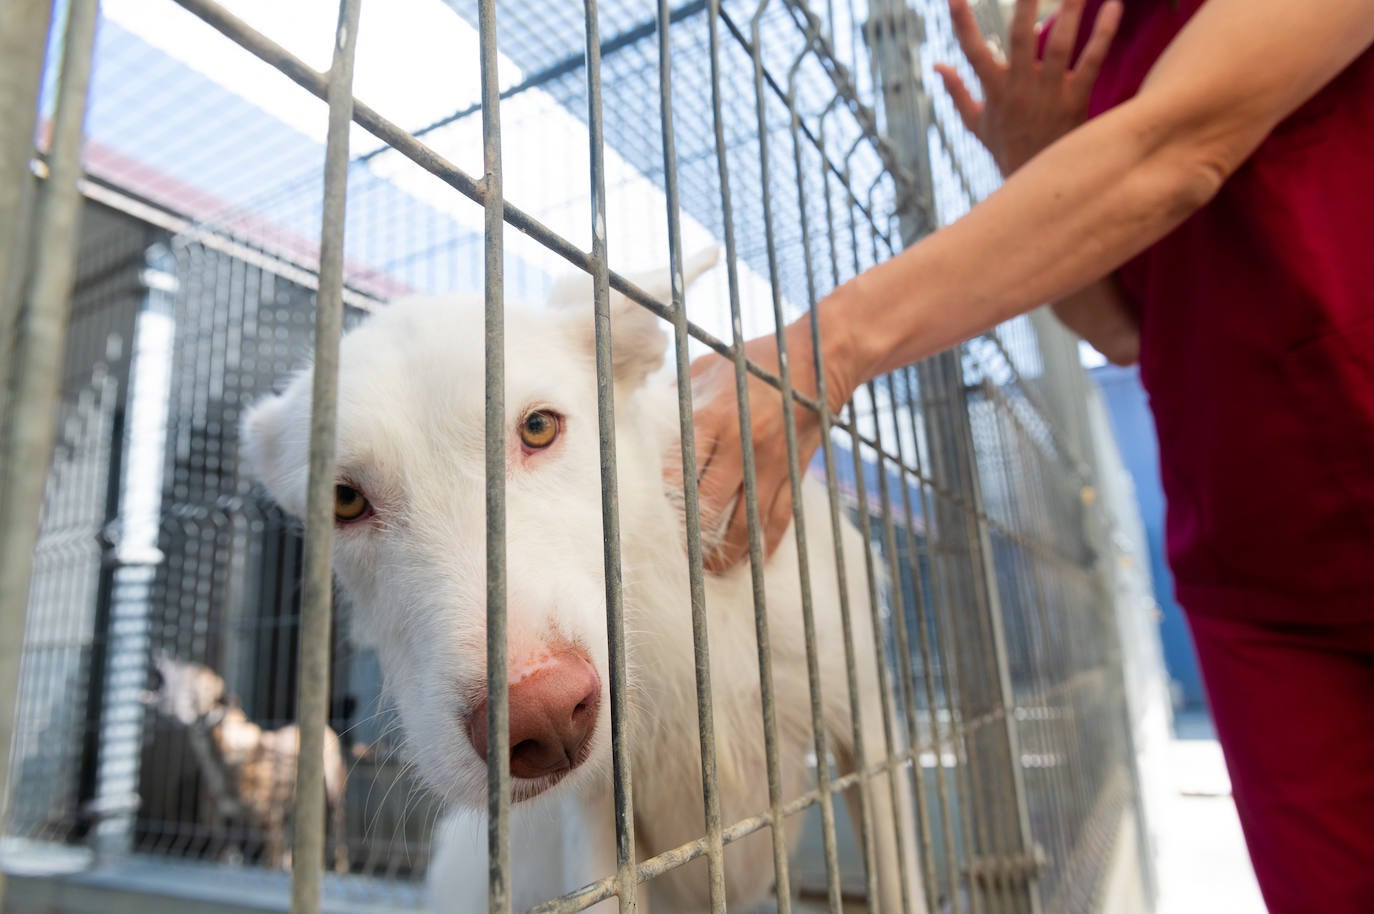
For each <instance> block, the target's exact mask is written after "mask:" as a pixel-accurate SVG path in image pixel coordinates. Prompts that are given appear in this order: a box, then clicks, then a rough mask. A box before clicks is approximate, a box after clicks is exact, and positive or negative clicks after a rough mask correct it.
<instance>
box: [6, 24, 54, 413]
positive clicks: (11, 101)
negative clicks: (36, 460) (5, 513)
mask: <svg viewBox="0 0 1374 914" xmlns="http://www.w3.org/2000/svg"><path fill="white" fill-rule="evenodd" d="M52 8H53V3H52V0H7V2H5V3H4V4H0V428H3V427H4V425H5V414H6V412H7V410H8V406H7V404H8V403H9V399H10V384H11V383H12V382H13V381H14V379H13V378H12V377H11V376H10V371H9V369H10V367H12V366H13V365H14V362H13V361H12V360H11V358H10V349H11V348H12V347H13V345H14V332H15V324H16V322H17V318H18V316H19V302H20V299H21V296H22V295H23V277H24V276H25V274H26V273H27V272H28V271H27V269H15V267H16V266H20V265H22V266H25V267H27V264H28V249H29V232H28V231H26V229H28V228H29V226H30V218H31V217H32V210H33V202H34V197H35V190H36V188H35V182H34V178H33V174H32V172H30V171H29V161H30V160H31V159H32V158H33V140H34V125H35V122H36V121H37V119H38V93H39V91H40V89H41V88H42V79H43V58H44V54H45V52H46V51H47V48H48V26H49V24H50V23H51V20H52Z"/></svg>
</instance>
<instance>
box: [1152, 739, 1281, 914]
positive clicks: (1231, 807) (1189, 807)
mask: <svg viewBox="0 0 1374 914" xmlns="http://www.w3.org/2000/svg"><path fill="white" fill-rule="evenodd" d="M1174 729H1175V733H1176V736H1175V739H1174V740H1173V742H1172V743H1171V744H1170V746H1169V751H1168V754H1167V756H1166V760H1165V764H1167V771H1166V772H1164V774H1165V778H1162V779H1161V780H1162V781H1163V783H1164V784H1165V785H1167V787H1168V790H1167V793H1166V795H1165V796H1164V797H1163V798H1161V800H1160V802H1159V803H1158V805H1157V807H1156V808H1157V812H1156V818H1157V820H1158V821H1157V825H1156V832H1157V835H1158V842H1159V843H1158V848H1159V858H1158V864H1159V870H1158V873H1159V905H1158V908H1157V909H1156V910H1157V914H1211V912H1221V911H1225V912H1226V914H1265V907H1264V902H1263V900H1262V899H1261V898H1260V892H1259V886H1258V885H1256V884H1255V874H1254V871H1253V870H1252V869H1251V868H1250V859H1249V857H1248V856H1247V855H1246V852H1245V839H1244V837H1243V836H1242V835H1241V831H1240V820H1239V819H1238V818H1237V817H1236V806H1235V803H1234V802H1233V801H1232V800H1231V782H1230V779H1229V778H1227V776H1226V763H1225V762H1224V761H1223V760H1222V756H1221V747H1220V746H1219V745H1218V744H1217V741H1216V737H1215V736H1214V735H1213V733H1212V728H1211V722H1210V721H1209V720H1208V719H1207V717H1206V716H1205V715H1180V716H1178V717H1177V718H1176V720H1175V728H1174Z"/></svg>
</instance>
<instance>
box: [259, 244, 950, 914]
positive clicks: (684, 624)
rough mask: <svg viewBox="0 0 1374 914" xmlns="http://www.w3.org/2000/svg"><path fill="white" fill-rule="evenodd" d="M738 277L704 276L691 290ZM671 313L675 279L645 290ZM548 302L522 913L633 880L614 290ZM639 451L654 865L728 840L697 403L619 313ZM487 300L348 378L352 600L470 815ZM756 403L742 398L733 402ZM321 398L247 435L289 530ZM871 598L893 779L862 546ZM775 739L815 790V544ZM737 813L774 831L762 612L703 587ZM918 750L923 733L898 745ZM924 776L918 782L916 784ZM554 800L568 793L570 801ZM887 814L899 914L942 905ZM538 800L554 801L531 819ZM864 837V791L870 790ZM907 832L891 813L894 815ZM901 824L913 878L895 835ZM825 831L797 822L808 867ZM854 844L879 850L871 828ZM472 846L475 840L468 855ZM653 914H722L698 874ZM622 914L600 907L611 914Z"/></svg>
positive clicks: (391, 323) (766, 886)
mask: <svg viewBox="0 0 1374 914" xmlns="http://www.w3.org/2000/svg"><path fill="white" fill-rule="evenodd" d="M715 259H716V254H715V252H714V251H712V252H709V253H708V254H706V255H699V256H697V257H695V258H692V261H691V263H689V264H688V269H687V271H686V273H687V275H686V276H685V277H684V278H685V280H686V282H687V283H690V282H691V281H692V280H693V279H695V278H696V277H697V276H698V275H699V274H700V273H702V272H704V271H705V270H706V269H707V268H709V267H710V266H711V265H712V264H713V263H714V262H715ZM636 284H637V285H639V286H640V287H641V288H643V289H644V290H645V291H647V292H648V293H650V294H651V295H653V296H654V297H656V298H657V299H658V300H660V301H666V300H667V298H668V295H669V290H670V285H669V277H668V275H667V273H666V272H663V273H659V274H655V275H654V276H648V277H640V278H639V279H638V281H637V282H636ZM549 304H550V306H551V307H549V308H545V309H538V308H521V307H517V306H514V305H511V306H508V307H507V310H506V318H505V321H506V323H505V333H506V341H507V342H506V391H505V393H506V438H507V451H506V461H507V462H506V465H507V476H506V498H507V507H506V511H507V530H508V536H507V555H508V578H507V582H508V583H507V606H508V620H509V621H508V626H509V651H510V653H509V681H510V729H511V736H510V740H511V771H512V775H513V778H512V783H513V787H512V799H513V800H514V801H515V802H516V806H515V808H514V812H513V814H512V826H511V827H512V850H511V862H512V869H513V872H512V875H511V885H512V890H513V894H514V901H515V904H516V909H517V910H523V909H524V908H526V907H529V906H530V905H532V904H535V903H538V902H540V901H543V900H546V899H548V898H550V897H553V896H556V895H559V894H562V893H564V892H567V891H570V890H572V889H575V888H578V887H580V886H582V885H584V884H586V883H588V882H590V881H593V880H594V879H597V878H600V877H603V876H606V875H609V874H611V873H613V872H614V870H615V859H616V858H615V833H614V824H613V816H612V812H611V801H610V793H611V791H610V783H611V766H610V760H611V727H610V711H609V708H610V695H609V689H608V682H609V677H608V671H607V655H608V647H607V632H606V612H605V590H604V573H603V565H602V528H601V494H600V475H599V469H598V467H599V462H598V460H599V456H598V454H599V452H598V446H597V398H596V380H595V373H594V361H593V356H594V353H593V325H592V318H591V313H592V309H591V283H590V280H589V278H588V277H586V276H578V277H575V278H573V279H571V280H567V281H564V282H563V283H561V284H560V285H559V286H558V287H557V288H556V289H555V291H554V293H553V294H552V295H551V300H550V302H549ZM611 307H612V312H613V314H612V320H613V328H614V329H613V336H614V341H615V346H614V363H615V390H614V393H615V416H616V447H617V452H618V472H619V484H620V522H621V529H622V531H623V532H622V555H623V558H622V561H623V584H624V607H625V619H626V626H625V628H626V631H625V638H626V652H627V656H628V663H629V678H630V689H631V695H630V704H631V707H630V720H629V733H628V739H627V746H628V750H629V753H630V758H631V766H632V783H633V797H634V810H635V819H634V822H635V835H636V838H637V844H638V847H637V848H636V849H635V850H636V854H637V859H641V860H642V859H645V858H647V857H649V856H652V855H654V854H658V853H661V852H663V851H665V850H668V849H671V848H674V847H677V846H679V845H681V844H684V843H686V842H689V841H692V840H694V839H696V838H699V837H701V835H702V834H703V832H704V816H703V812H702V809H703V804H702V790H701V775H700V770H701V768H700V759H699V753H698V733H697V718H696V691H695V672H694V671H695V666H694V660H693V651H692V632H691V611H690V602H689V596H688V582H687V572H688V569H687V559H686V549H685V545H684V543H683V533H682V531H683V520H682V511H681V507H680V502H681V499H680V498H677V499H675V498H674V497H672V494H671V493H669V492H667V491H665V486H664V482H663V476H662V468H663V466H664V460H665V459H667V460H676V459H678V457H677V455H678V453H679V451H678V443H677V430H678V418H677V403H676V396H675V392H674V387H673V385H672V383H671V382H665V381H663V380H661V379H659V378H654V377H652V376H654V375H655V373H656V372H657V371H658V370H659V369H660V368H661V367H662V366H663V363H664V358H665V352H666V349H667V340H666V337H665V335H664V331H663V328H662V325H661V322H660V321H659V320H658V318H656V317H655V316H653V315H652V314H650V313H649V312H648V311H647V310H645V309H643V308H641V307H640V306H638V305H636V304H634V303H632V302H630V301H629V300H628V299H626V298H624V297H623V296H620V295H618V294H615V293H612V303H611ZM482 327H483V312H482V304H481V301H480V300H476V299H463V298H433V299H412V300H406V301H402V302H397V303H395V304H392V305H390V306H388V307H386V308H385V309H383V310H381V311H380V312H379V313H378V314H376V315H374V316H372V317H371V318H370V319H368V320H367V321H366V322H365V323H364V324H362V325H361V326H359V327H358V328H357V329H355V330H353V331H352V332H351V333H349V334H348V335H347V336H346V337H345V339H344V340H343V348H342V363H341V364H342V368H341V377H340V381H339V424H338V451H337V466H338V487H337V503H336V518H337V529H336V536H335V560H334V565H335V569H336V572H337V574H338V576H339V577H340V578H341V579H342V580H343V582H344V584H345V585H346V586H347V588H348V590H349V591H350V593H351V594H352V597H353V600H354V602H355V604H356V618H355V620H354V623H353V625H354V629H353V635H354V637H355V638H356V639H357V640H359V641H360V642H361V643H363V644H364V645H367V646H371V647H373V648H375V649H376V651H377V652H378V655H379V657H380V659H381V664H382V669H383V671H384V673H385V676H386V682H387V686H388V688H389V690H390V692H391V694H392V695H393V696H394V698H395V701H396V704H397V707H398V709H399V713H400V716H401V721H402V724H403V727H404V729H405V734H406V738H407V742H408V746H409V751H410V752H411V754H412V757H413V759H414V760H415V762H416V763H417V770H418V771H419V772H420V773H421V775H422V776H423V777H424V779H425V780H426V781H427V782H428V783H429V785H430V786H432V787H433V788H434V789H435V790H436V791H438V792H439V793H440V794H441V795H442V796H443V797H444V798H446V800H447V801H448V802H450V803H451V804H453V805H454V806H455V807H458V808H460V809H466V810H469V811H470V812H469V813H468V815H469V817H470V821H472V822H475V823H477V824H479V825H480V824H481V822H482V820H481V818H480V814H479V813H478V812H476V810H480V809H483V808H485V801H486V765H485V761H484V757H485V756H484V754H485V750H486V746H487V742H486V697H485V696H486V663H485V657H486V645H485V638H486V605H485V587H486V577H485V574H486V572H485V568H486V564H485V496H484V484H483V479H484V472H483V466H484V464H483V421H484V420H483V408H484V406H483V404H484V396H483V390H484V388H483V349H482V347H483V332H482ZM722 393H723V394H725V395H733V391H724V392H722ZM309 410H310V379H309V375H308V374H301V375H299V376H297V377H296V378H295V379H294V380H293V381H292V382H291V383H290V384H289V386H288V387H287V388H286V390H285V392H284V393H282V394H281V395H280V396H276V397H271V398H268V399H267V400H265V401H264V402H262V403H260V404H258V405H257V406H256V407H255V408H253V409H252V410H251V411H250V412H249V414H248V415H247V416H246V419H245V422H244V449H245V453H246V456H247V459H248V461H249V463H250V465H251V466H252V468H253V469H254V470H255V471H256V473H257V475H258V477H259V478H260V479H261V480H262V481H263V483H264V484H265V485H266V487H267V489H268V490H269V491H270V493H271V494H272V495H273V496H274V497H275V498H276V499H277V500H278V501H279V502H280V503H281V504H282V505H283V506H284V507H285V508H286V509H287V510H288V511H291V512H293V513H296V514H300V513H301V512H302V511H303V509H304V506H305V490H306V456H307V439H308V419H309ZM826 498H827V495H826V491H825V488H824V486H822V485H820V484H819V483H818V482H815V481H809V482H808V483H807V484H806V491H805V493H804V498H803V505H804V509H805V510H806V512H807V516H808V517H811V518H814V521H813V522H812V523H811V525H810V527H809V532H810V548H811V552H810V566H811V587H812V592H813V594H814V602H815V617H816V626H817V632H818V642H819V651H820V667H821V669H820V676H821V680H822V682H823V684H824V688H823V690H822V691H823V696H824V697H823V701H824V720H825V726H826V729H827V732H828V738H829V745H830V746H831V747H832V751H833V753H834V756H835V760H836V763H837V765H838V767H839V769H840V771H841V772H846V771H850V770H853V769H854V767H855V763H856V760H857V758H858V753H857V752H856V747H855V745H854V740H853V730H852V725H851V716H850V701H849V695H848V689H847V687H846V677H845V664H844V652H843V647H842V644H843V642H842V636H841V620H840V611H839V593H838V585H837V575H836V571H835V567H834V558H833V555H834V553H833V547H832V541H831V537H830V524H829V523H828V505H827V502H826ZM843 547H844V551H845V554H846V555H847V556H848V557H849V558H848V561H849V563H850V564H851V566H852V567H851V568H850V571H849V576H848V579H849V582H850V591H851V592H850V594H849V601H850V606H851V609H852V614H853V626H854V633H855V639H856V640H855V644H856V652H857V655H858V657H859V658H860V673H859V682H860V690H861V692H862V694H861V696H860V706H861V707H862V715H863V728H864V734H865V742H866V743H867V746H866V750H867V757H868V759H869V761H870V763H872V762H874V761H878V760H881V759H882V758H883V757H884V756H885V755H886V747H885V744H884V736H883V721H882V717H881V714H882V711H881V704H880V692H879V690H880V689H881V688H883V687H884V685H883V683H882V682H881V681H880V677H879V675H878V674H877V672H876V668H875V663H874V660H873V656H874V651H873V636H872V627H871V616H870V609H869V603H868V598H867V595H866V587H865V586H864V580H863V570H862V564H861V562H862V555H863V553H862V549H863V544H862V541H861V539H860V538H859V536H858V534H857V532H856V531H854V530H853V529H852V528H850V527H849V526H848V525H846V527H845V532H844V537H843ZM766 581H767V601H768V618H769V622H770V625H771V637H772V657H773V675H774V684H775V691H776V695H777V702H776V706H777V709H776V711H777V729H778V741H779V743H778V744H779V749H780V755H781V766H782V789H783V793H784V797H785V799H792V798H795V797H797V796H799V795H801V794H802V793H803V792H805V791H806V790H808V789H811V788H812V787H814V772H813V769H812V765H813V764H814V760H813V758H812V749H813V740H812V733H811V715H810V698H809V695H810V693H809V690H808V684H807V670H806V644H805V639H804V638H803V633H802V620H801V590H800V584H799V580H798V563H797V554H796V545H795V542H794V540H793V538H792V535H791V533H789V534H788V536H787V538H786V539H785V540H784V541H783V543H782V544H781V545H780V546H779V547H778V549H777V551H776V553H775V554H774V557H773V558H771V559H770V560H769V562H768V565H767V568H766ZM706 607H707V614H708V620H709V622H708V624H709V630H710V653H711V682H712V690H713V697H714V711H715V732H716V743H717V753H718V768H719V783H720V805H721V812H722V816H723V821H724V822H725V823H726V824H727V825H728V824H730V823H733V822H735V821H738V820H740V819H743V818H745V817H748V816H751V815H755V814H758V813H764V812H767V811H768V808H769V801H768V788H767V780H766V769H765V755H764V738H763V725H762V716H761V710H760V698H759V694H760V687H759V674H758V662H757V654H756V650H757V649H756V646H755V636H754V609H753V596H752V590H751V587H750V577H749V571H748V569H747V568H740V569H736V570H735V571H733V572H731V573H730V574H727V575H723V576H717V575H708V576H707V592H706ZM896 729H897V730H898V731H900V729H901V728H899V727H898V728H896ZM908 777H909V772H905V771H904V772H902V776H901V778H900V781H901V783H902V784H903V785H905V784H907V780H908ZM555 785H557V787H556V788H555ZM864 789H865V790H866V791H867V792H868V797H869V801H870V803H871V807H872V809H873V811H874V819H875V821H874V823H873V832H874V835H875V839H876V841H875V843H876V850H877V868H878V881H879V884H880V893H881V899H875V900H872V901H871V908H872V910H875V911H883V912H896V911H899V910H901V898H900V892H899V888H898V887H899V884H900V883H899V879H900V875H901V874H900V871H901V870H902V869H905V871H906V878H907V880H908V885H909V888H910V894H911V899H912V903H913V905H914V906H915V908H916V909H917V910H922V911H923V910H924V905H923V904H922V902H921V899H922V897H923V896H922V892H921V887H920V882H919V876H918V875H917V868H916V866H915V862H914V861H915V857H914V846H915V844H916V840H917V836H916V833H915V831H914V827H913V822H912V816H911V811H910V803H909V801H908V799H907V798H908V797H909V791H908V790H907V789H906V787H903V788H901V789H902V793H901V795H900V796H901V802H900V804H899V807H900V808H899V809H898V810H895V811H894V809H893V808H892V803H891V793H890V789H889V785H888V783H887V780H886V778H880V779H878V780H875V781H873V782H872V783H871V784H870V785H868V786H866V787H865V788H864ZM536 797H539V798H540V799H538V800H536V799H535V798H536ZM847 799H848V800H849V805H850V812H851V816H852V820H853V821H855V822H856V823H857V813H858V810H859V805H858V797H857V795H856V792H855V791H853V790H851V791H849V794H848V796H847ZM894 812H895V816H894ZM898 819H899V820H900V823H901V828H902V829H903V833H904V834H905V836H906V838H905V847H906V859H899V855H898V853H897V845H896V841H895V837H894V835H895V832H894V827H895V825H896V820H898ZM800 823H801V816H799V815H797V816H792V817H791V818H789V819H788V820H787V822H786V824H785V826H784V828H785V831H786V834H787V839H788V841H789V842H790V843H789V846H790V847H795V842H796V839H797V837H798V835H799V830H800V827H801V826H800ZM482 831H484V830H483V829H481V828H476V827H473V826H472V825H469V828H468V835H467V837H466V838H464V837H462V836H461V835H459V836H455V835H452V834H450V835H449V837H448V838H447V839H444V840H441V842H440V844H441V847H440V850H439V851H438V852H437V853H436V857H435V859H434V861H433V863H432V865H431V874H432V876H431V890H432V894H433V898H434V902H435V906H436V907H437V908H440V909H442V910H446V911H453V912H460V914H468V912H477V911H485V910H486V881H487V878H486V859H485V838H484V837H483V836H482V835H481V834H480V833H481V832H482ZM856 831H857V828H856ZM465 842H466V844H465ZM724 862H725V886H726V890H727V893H728V903H729V906H730V909H731V910H741V911H743V910H747V909H748V908H749V907H750V906H751V905H753V904H756V903H757V902H759V901H761V900H762V899H764V898H766V897H767V895H768V893H769V891H770V889H771V888H772V885H773V881H774V876H773V860H772V845H771V837H770V834H769V832H768V830H767V829H763V830H761V831H758V832H755V833H754V834H753V835H751V836H749V837H747V838H744V839H742V840H740V841H737V842H735V843H733V844H730V845H729V846H727V848H726V851H725V857H724ZM639 901H640V904H641V907H640V908H639V910H640V911H642V912H647V911H648V910H649V909H650V907H651V908H652V910H653V912H654V914H675V912H683V914H686V912H697V911H701V910H704V909H705V908H706V907H707V904H708V902H707V879H706V864H705V861H704V860H701V859H698V860H697V861H695V862H693V863H692V864H690V865H688V866H685V867H682V868H679V869H676V870H673V871H671V872H669V873H667V874H665V875H663V876H661V877H659V878H657V879H655V880H653V881H652V882H651V883H649V884H648V887H647V890H646V887H645V886H641V890H640V893H639ZM613 908H614V899H611V900H610V901H609V902H607V903H605V904H603V905H601V906H598V908H597V909H596V910H598V911H600V910H603V909H604V910H611V909H613Z"/></svg>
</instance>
